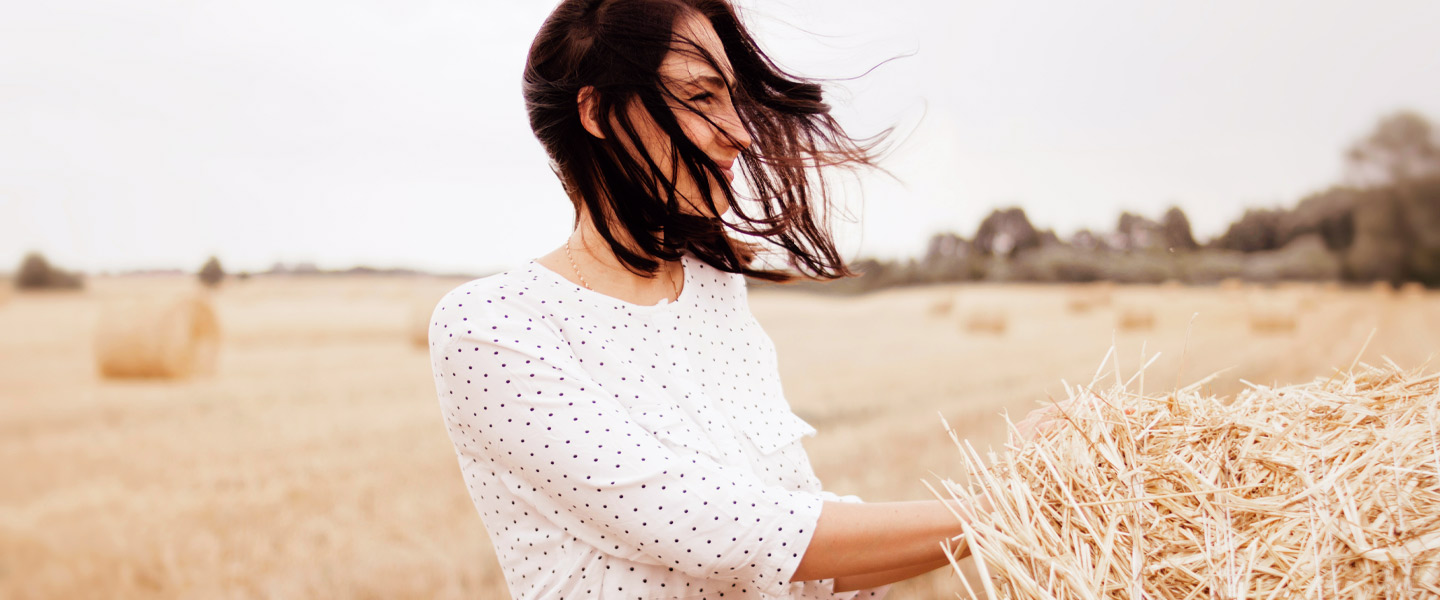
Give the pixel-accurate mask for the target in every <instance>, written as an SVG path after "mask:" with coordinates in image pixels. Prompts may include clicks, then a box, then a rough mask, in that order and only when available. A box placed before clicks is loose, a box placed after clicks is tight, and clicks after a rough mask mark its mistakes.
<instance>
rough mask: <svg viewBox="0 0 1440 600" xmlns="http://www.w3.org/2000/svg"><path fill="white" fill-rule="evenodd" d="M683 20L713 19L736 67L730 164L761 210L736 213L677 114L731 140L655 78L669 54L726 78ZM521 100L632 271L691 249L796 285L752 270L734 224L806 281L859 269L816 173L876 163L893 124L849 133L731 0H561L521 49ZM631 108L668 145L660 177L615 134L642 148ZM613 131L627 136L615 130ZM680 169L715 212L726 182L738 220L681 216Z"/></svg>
mask: <svg viewBox="0 0 1440 600" xmlns="http://www.w3.org/2000/svg"><path fill="white" fill-rule="evenodd" d="M689 15H698V16H700V17H702V18H704V19H705V20H707V21H708V22H709V23H710V25H711V27H713V28H714V29H715V33H716V34H718V36H719V39H720V41H721V44H722V46H723V47H724V50H725V54H726V57H727V58H728V59H729V61H730V63H731V65H732V66H733V68H734V74H735V81H734V87H733V89H732V90H731V97H732V101H733V103H734V106H735V111H736V114H737V115H738V116H739V118H740V120H741V122H742V124H743V125H742V126H743V127H744V128H745V131H746V132H747V133H748V135H749V136H750V138H751V139H752V140H753V141H752V143H751V144H750V145H749V146H748V147H746V148H745V149H744V150H742V151H741V153H740V160H739V161H737V162H738V163H741V164H743V165H744V166H743V173H744V175H745V177H746V179H747V180H748V182H749V188H750V192H751V194H750V195H751V196H752V200H753V201H754V202H755V203H756V204H758V206H759V208H760V210H761V212H763V213H764V214H763V216H752V215H749V214H746V213H745V211H744V209H743V207H742V206H741V203H740V202H738V201H737V200H738V199H737V198H736V197H735V194H734V192H733V191H732V190H731V187H730V185H729V184H728V183H725V180H724V179H723V175H722V171H721V170H720V167H719V166H718V165H716V164H715V162H714V161H713V160H712V159H711V158H710V157H709V156H707V155H706V153H705V152H704V151H702V150H701V149H699V148H698V147H696V146H695V144H694V143H692V142H691V141H690V139H689V138H688V137H687V136H686V135H685V133H684V131H683V130H682V129H681V127H680V125H679V123H678V121H677V120H676V117H675V114H674V112H673V111H674V110H690V111H693V112H695V113H696V114H698V115H701V116H704V118H705V120H706V121H707V122H709V123H710V126H712V127H715V129H716V130H717V131H718V132H720V135H722V136H723V137H724V138H726V139H728V140H729V141H730V142H732V143H733V142H734V138H733V137H732V136H730V135H729V134H728V133H727V132H726V131H725V128H724V127H721V126H719V125H718V124H717V123H715V122H714V121H713V120H711V119H710V117H708V116H705V112H704V111H702V110H700V109H698V108H695V107H693V106H691V104H690V103H689V102H688V101H686V100H685V99H683V98H679V97H676V96H675V94H674V93H673V92H672V91H671V90H670V88H669V87H668V86H667V85H666V84H665V82H664V81H662V78H661V76H660V73H659V67H660V64H661V62H662V61H663V59H664V57H665V55H666V53H668V52H670V51H671V50H674V51H676V52H687V53H692V54H691V56H694V57H697V58H700V59H702V60H704V61H706V62H707V63H709V64H710V65H711V66H712V67H713V68H714V69H715V70H716V72H717V73H724V71H723V70H722V69H721V66H720V63H719V61H718V59H717V57H715V56H711V55H710V54H709V53H708V52H706V51H705V49H704V48H703V47H702V46H701V45H700V44H698V43H696V42H694V41H692V40H687V39H685V38H683V37H681V36H678V35H676V34H675V32H674V30H675V25H676V24H677V22H678V21H679V20H680V19H681V18H682V17H687V16H689ZM586 86H592V87H593V88H594V91H595V97H596V102H595V104H596V110H597V112H598V114H597V117H598V119H597V120H598V125H599V127H600V129H601V132H602V133H603V134H604V135H603V137H596V136H593V135H591V134H590V133H589V132H588V131H586V129H585V127H584V125H583V124H582V122H581V119H580V109H579V100H578V97H579V93H580V90H581V89H582V88H584V87H586ZM524 95H525V106H526V109H527V111H528V113H529V117H530V127H531V129H532V130H533V131H534V132H535V137H537V138H538V139H539V140H540V143H541V145H542V146H544V148H545V151H546V152H547V153H548V154H549V155H550V158H551V168H552V169H553V170H554V171H555V174H556V175H557V176H558V177H559V178H560V181H561V183H562V184H563V185H564V187H565V191H566V194H567V195H569V197H570V200H571V203H572V205H573V207H574V209H575V218H576V222H577V223H578V222H579V219H580V215H581V208H582V205H583V206H584V207H585V208H586V209H587V210H588V213H589V215H590V220H591V222H592V223H593V224H594V226H595V229H596V230H597V231H598V232H599V233H600V235H601V236H602V237H604V238H605V240H606V242H607V243H609V245H610V247H611V249H612V250H613V251H614V253H615V255H616V257H617V258H619V259H620V261H621V263H622V264H625V265H626V266H627V268H629V269H630V270H632V271H634V272H636V273H637V274H643V275H645V276H647V277H651V276H654V274H655V272H656V271H657V270H658V268H659V263H658V262H657V261H656V260H652V259H651V258H650V257H656V258H660V259H663V260H667V261H673V260H678V259H679V257H680V255H681V253H683V252H684V251H686V250H688V251H690V252H691V253H692V254H694V255H695V256H696V257H697V258H699V259H700V260H703V261H704V262H705V263H707V264H709V265H711V266H713V267H715V268H717V269H720V270H723V271H727V272H730V273H743V274H745V275H747V276H750V277H755V278H759V279H765V280H769V281H780V282H784V281H790V280H792V279H794V277H793V276H792V275H790V274H789V273H787V272H785V271H771V270H762V269H755V268H752V267H751V266H750V265H751V263H752V262H753V261H754V259H755V258H756V256H757V253H758V251H759V248H760V245H759V244H758V243H756V242H750V241H740V240H737V239H735V238H734V237H732V236H730V235H729V234H728V233H727V232H726V229H727V228H729V229H733V230H734V231H736V232H738V233H740V234H743V235H744V236H748V237H752V238H759V239H764V240H766V241H767V242H769V243H771V244H773V245H775V246H777V247H779V248H781V249H783V250H785V251H786V253H787V254H788V262H789V265H790V266H791V267H793V268H795V269H796V270H797V271H798V272H800V273H802V274H804V275H806V276H808V277H810V278H813V279H839V278H841V277H851V276H855V275H856V273H854V272H852V271H850V270H849V269H848V268H847V267H846V265H845V264H844V260H843V259H842V258H841V257H840V255H839V253H838V252H837V251H836V249H835V244H834V241H833V240H832V238H831V233H830V231H829V226H828V223H825V222H822V220H821V219H819V217H821V216H822V215H823V216H824V217H825V220H828V216H829V212H830V210H831V207H830V199H829V193H828V190H827V184H826V181H825V178H824V177H823V174H821V173H818V171H819V170H821V169H824V168H827V167H844V168H850V169H855V168H859V167H871V168H878V166H877V165H876V161H877V158H878V153H877V151H876V149H877V147H878V144H879V143H880V142H881V141H882V140H883V139H884V137H885V136H886V135H887V134H889V133H890V130H886V131H883V132H881V133H880V134H879V135H877V136H875V137H872V138H865V139H857V138H852V137H850V136H849V135H847V134H846V133H845V131H844V130H843V129H842V128H841V126H840V124H839V123H838V122H836V121H835V119H833V118H832V117H831V116H830V106H829V105H828V104H826V103H825V102H824V98H823V95H822V88H821V86H820V84H819V83H817V82H816V80H811V79H804V78H800V77H797V76H795V75H791V74H789V73H786V72H785V71H783V70H781V69H780V68H779V67H778V66H776V65H775V63H774V62H773V61H772V60H771V59H770V58H769V57H768V56H766V55H765V53H764V52H763V51H761V49H760V47H759V46H758V45H757V44H756V42H755V40H754V39H753V38H752V37H751V35H750V33H749V32H748V31H747V30H746V28H745V26H744V25H743V24H742V23H741V22H740V19H739V17H738V16H737V14H736V11H735V8H734V7H732V6H731V5H730V3H729V2H728V1H726V0H564V1H563V2H561V3H560V5H559V6H558V7H557V8H556V9H555V10H554V12H552V13H551V14H550V16H549V18H547V19H546V21H545V23H544V25H543V26H542V27H541V28H540V32H539V34H537V35H536V36H535V41H534V42H533V43H532V45H531V47H530V53H529V56H528V58H527V60H526V64H525V75H524ZM630 106H638V107H639V108H641V109H643V110H644V111H645V112H646V113H648V115H649V117H650V118H651V119H653V120H654V122H655V125H656V126H658V127H659V129H660V130H662V131H663V132H664V133H665V134H666V135H667V136H668V137H669V138H670V140H671V141H672V143H671V144H670V153H671V156H670V159H671V160H670V164H671V165H672V169H670V172H669V173H664V172H662V169H661V167H660V166H658V165H657V164H656V163H655V161H654V160H652V159H651V157H650V154H649V152H648V151H647V149H644V148H638V150H639V152H634V153H632V152H630V151H627V149H626V147H625V145H624V142H623V141H621V140H622V139H624V140H629V141H630V142H631V143H633V144H634V145H635V146H637V147H638V146H639V145H640V142H639V139H640V138H639V136H638V134H637V132H636V128H635V124H634V123H633V122H632V121H631V119H630V118H629V115H628V113H629V111H628V110H627V108H628V107H630ZM671 106H676V107H679V108H675V109H672V108H671ZM617 127H618V130H619V131H620V132H623V134H624V138H621V137H619V136H617V135H616V133H617ZM736 147H737V148H740V147H743V146H740V145H736ZM637 155H638V156H637ZM681 168H683V169H686V170H687V171H688V172H689V175H690V176H691V178H692V179H693V180H694V181H695V182H696V184H697V186H698V188H699V192H700V195H701V196H702V199H703V201H704V202H705V204H706V205H708V206H709V208H710V210H711V214H715V215H719V214H720V213H719V211H718V210H715V209H716V202H715V199H714V198H712V193H711V185H710V182H711V181H719V182H721V183H722V184H721V185H719V186H716V187H718V188H720V189H721V190H723V193H724V194H725V199H726V200H727V201H728V204H729V206H730V208H731V211H732V212H733V213H734V215H735V216H736V217H738V219H739V220H740V221H743V224H742V223H730V222H726V220H725V219H722V218H719V217H706V216H701V215H692V214H686V213H683V212H681V211H680V210H679V208H678V207H679V206H680V198H679V195H678V194H677V191H676V185H675V182H676V181H677V177H676V176H677V175H678V170H679V169H681ZM812 170H813V171H816V172H812ZM812 175H815V176H813V177H812ZM616 226H618V227H621V228H623V229H624V233H625V234H626V236H627V237H629V238H630V239H631V240H633V241H634V244H635V246H636V247H637V248H638V250H639V251H640V253H637V252H633V251H631V249H630V248H627V247H626V244H624V243H622V241H621V239H620V238H619V237H618V236H617V235H616V233H617V232H616V231H615V230H614V227H616ZM662 231H663V235H662V233H661V232H662ZM662 238H663V239H662Z"/></svg>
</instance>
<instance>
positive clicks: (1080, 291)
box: [1065, 281, 1115, 313]
mask: <svg viewBox="0 0 1440 600" xmlns="http://www.w3.org/2000/svg"><path fill="white" fill-rule="evenodd" d="M1114 289H1115V286H1114V284H1112V283H1110V282H1108V281H1104V282H1097V283H1091V284H1086V285H1081V286H1075V288H1074V290H1073V291H1071V292H1070V296H1069V297H1068V298H1067V299H1066V301H1065V307H1066V308H1067V309H1069V311H1070V312H1072V313H1086V312H1090V310H1091V309H1094V308H1100V307H1103V306H1109V305H1110V301H1111V299H1112V298H1113V296H1114Z"/></svg>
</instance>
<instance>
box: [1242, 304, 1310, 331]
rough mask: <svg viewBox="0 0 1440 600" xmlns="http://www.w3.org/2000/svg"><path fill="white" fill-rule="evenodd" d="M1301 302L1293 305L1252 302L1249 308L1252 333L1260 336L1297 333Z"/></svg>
mask: <svg viewBox="0 0 1440 600" xmlns="http://www.w3.org/2000/svg"><path fill="white" fill-rule="evenodd" d="M1300 302H1303V300H1302V301H1299V302H1297V303H1296V304H1293V305H1292V304H1288V303H1284V302H1274V301H1268V302H1267V301H1252V302H1251V303H1250V305H1249V306H1248V307H1247V308H1248V311H1249V317H1250V318H1249V320H1250V331H1251V332H1252V333H1259V334H1267V333H1290V332H1292V331H1295V323H1296V320H1297V315H1298V314H1299V312H1300V306H1299V305H1300Z"/></svg>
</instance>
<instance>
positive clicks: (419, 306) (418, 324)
mask: <svg viewBox="0 0 1440 600" xmlns="http://www.w3.org/2000/svg"><path fill="white" fill-rule="evenodd" d="M434 312H435V304H434V303H420V302H417V303H416V304H415V305H414V306H411V307H410V325H409V327H407V328H406V330H407V331H408V332H409V333H410V345H411V346H414V347H416V348H429V347H430V316H431V315H432V314H433V313H434Z"/></svg>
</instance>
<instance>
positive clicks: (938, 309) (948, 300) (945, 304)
mask: <svg viewBox="0 0 1440 600" xmlns="http://www.w3.org/2000/svg"><path fill="white" fill-rule="evenodd" d="M953 310H955V298H954V297H953V296H946V297H944V298H940V299H938V300H936V301H935V302H934V303H933V304H931V305H930V316H932V317H943V316H945V315H948V314H950V312H951V311H953Z"/></svg>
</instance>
